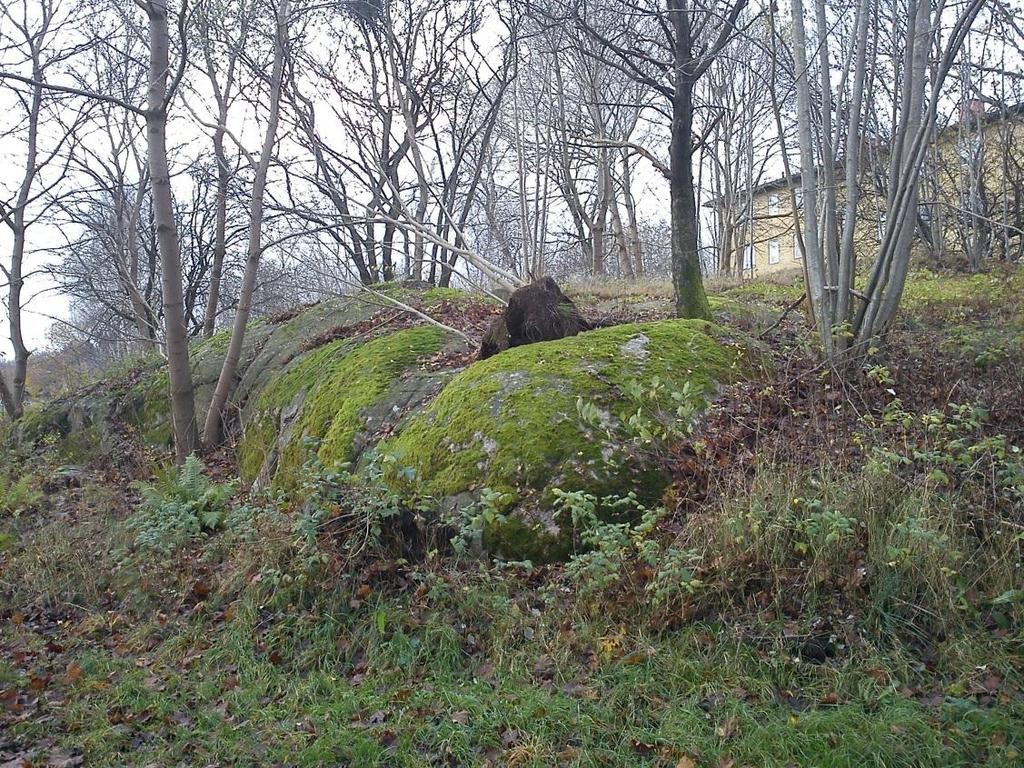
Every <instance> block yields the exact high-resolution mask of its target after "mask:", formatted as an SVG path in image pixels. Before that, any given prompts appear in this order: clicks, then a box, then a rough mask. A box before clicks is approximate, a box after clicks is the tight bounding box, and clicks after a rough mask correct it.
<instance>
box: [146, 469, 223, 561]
mask: <svg viewBox="0 0 1024 768" xmlns="http://www.w3.org/2000/svg"><path fill="white" fill-rule="evenodd" d="M203 469H204V467H203V464H202V462H201V461H200V460H199V459H198V458H196V457H195V456H189V457H188V459H187V460H186V461H185V463H184V464H183V465H182V466H181V467H179V468H178V469H177V470H176V471H173V472H171V473H169V474H167V475H166V476H164V477H163V478H160V479H158V480H157V482H155V483H153V484H148V483H140V484H138V485H137V487H138V489H139V491H140V493H141V494H142V503H141V504H140V505H139V509H138V511H137V512H136V513H135V515H134V516H132V518H131V519H130V520H129V521H128V526H129V528H130V529H131V530H132V531H133V532H134V534H135V542H136V544H137V545H138V546H139V547H142V548H143V549H152V550H155V551H158V552H164V553H167V552H171V551H173V550H175V549H177V548H178V547H180V546H182V545H184V544H187V543H188V542H189V541H192V540H194V539H196V538H199V537H201V536H204V535H206V534H208V533H210V532H213V531H217V530H220V529H222V528H224V527H225V522H226V520H227V514H228V501H229V500H230V499H231V497H232V496H233V495H234V492H235V483H233V482H232V483H215V482H213V481H212V480H210V478H208V477H207V476H206V475H205V474H204V473H203Z"/></svg>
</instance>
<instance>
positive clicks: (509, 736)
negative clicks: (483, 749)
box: [501, 728, 526, 749]
mask: <svg viewBox="0 0 1024 768" xmlns="http://www.w3.org/2000/svg"><path fill="white" fill-rule="evenodd" d="M525 738H526V734H525V733H523V732H522V731H520V730H519V729H518V728H506V729H505V730H504V731H502V732H501V745H502V746H503V747H505V749H511V748H512V747H514V746H516V745H517V744H521V743H522V742H523V740H524V739H525Z"/></svg>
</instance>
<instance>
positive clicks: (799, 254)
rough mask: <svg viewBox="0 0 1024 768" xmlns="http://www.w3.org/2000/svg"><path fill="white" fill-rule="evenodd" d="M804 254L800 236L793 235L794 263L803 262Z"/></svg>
mask: <svg viewBox="0 0 1024 768" xmlns="http://www.w3.org/2000/svg"><path fill="white" fill-rule="evenodd" d="M803 258H804V252H803V249H801V248H800V236H799V235H798V234H796V233H795V232H794V233H793V261H803Z"/></svg>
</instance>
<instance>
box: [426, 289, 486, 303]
mask: <svg viewBox="0 0 1024 768" xmlns="http://www.w3.org/2000/svg"><path fill="white" fill-rule="evenodd" d="M476 298H477V297H476V296H471V295H469V294H468V293H466V292H465V291H460V290H458V289H456V288H428V289H427V290H426V291H425V292H424V293H423V301H424V303H425V304H426V305H427V306H430V305H432V304H440V303H441V302H442V301H463V300H466V299H474V300H475V299H476Z"/></svg>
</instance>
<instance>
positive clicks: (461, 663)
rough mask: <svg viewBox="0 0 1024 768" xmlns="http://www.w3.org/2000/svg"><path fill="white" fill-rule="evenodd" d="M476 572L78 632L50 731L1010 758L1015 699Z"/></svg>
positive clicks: (258, 754)
mask: <svg viewBox="0 0 1024 768" xmlns="http://www.w3.org/2000/svg"><path fill="white" fill-rule="evenodd" d="M510 581H511V582H512V583H514V582H515V579H512V580H510ZM438 583H439V584H443V582H438ZM470 583H472V587H471V588H467V583H463V584H462V586H461V588H455V589H452V588H448V587H444V586H441V587H437V586H436V585H435V590H434V594H435V596H434V598H433V599H430V598H423V599H419V600H417V599H415V598H412V597H411V596H408V595H406V596H404V597H403V596H399V597H394V596H393V597H385V598H380V599H371V600H369V601H367V602H366V603H365V604H363V605H361V606H360V607H358V608H349V607H347V606H346V605H345V604H344V602H333V601H331V600H329V599H325V600H322V601H317V603H315V604H313V605H310V606H307V607H306V608H303V609H300V608H298V607H297V606H294V605H293V606H292V607H291V609H290V610H289V609H287V608H286V609H285V610H283V611H280V612H278V613H275V614H273V617H272V619H270V620H269V623H268V613H267V610H266V603H265V601H266V600H267V599H271V597H272V596H271V595H270V594H269V592H268V591H264V590H252V591H250V592H249V593H248V594H247V595H246V596H244V597H243V599H242V600H241V601H240V603H239V604H238V606H237V607H236V609H235V611H236V612H235V615H234V617H233V618H232V619H231V620H230V621H227V622H223V623H218V622H217V621H216V620H215V616H216V615H217V614H216V612H215V611H213V610H212V608H211V609H210V610H206V611H201V618H200V619H199V620H198V621H196V622H195V623H193V624H187V625H185V626H183V627H182V628H181V629H180V631H179V632H177V633H173V634H171V635H170V636H167V637H166V639H164V640H163V641H162V642H161V643H160V644H159V645H157V646H156V648H155V649H154V650H153V651H152V652H150V653H146V654H144V655H141V656H132V655H127V656H126V655H124V654H123V653H120V654H119V653H112V652H109V651H104V650H99V649H98V648H96V647H94V646H92V644H89V643H84V642H83V643H82V644H81V647H80V649H79V650H78V651H76V652H75V653H74V658H75V659H76V661H75V662H74V663H76V664H78V665H79V666H80V668H81V671H82V673H81V676H80V677H79V678H78V679H77V680H75V681H74V682H66V680H65V681H64V682H59V683H56V685H58V686H60V687H61V694H62V696H63V697H65V705H64V707H63V709H62V710H61V711H60V712H59V713H56V712H55V713H54V714H58V717H59V722H61V723H62V726H63V730H62V732H61V740H62V741H64V742H66V744H67V745H68V746H79V745H80V746H81V747H82V748H83V749H84V750H85V753H86V754H87V755H88V757H89V765H97V766H98V765H125V764H133V765H147V764H152V763H156V764H160V765H169V764H176V763H179V762H182V761H184V762H187V763H189V764H201V765H206V764H249V763H252V762H255V763H257V764H278V763H280V764H286V765H299V766H316V765H324V764H338V763H340V764H351V765H359V766H363V765H365V766H377V765H380V766H427V765H433V764H440V763H443V764H456V765H483V764H486V761H487V760H488V759H490V760H492V761H496V762H497V764H503V765H524V766H550V765H579V766H591V765H593V766H598V765H612V766H615V765H637V766H659V765H676V763H677V762H678V761H679V760H680V759H682V757H683V756H684V755H689V756H691V757H693V758H694V759H697V760H699V763H698V764H702V765H716V764H718V761H728V760H733V761H735V763H736V764H737V765H744V764H749V765H758V766H770V765H779V766H784V765H791V764H796V765H808V766H811V765H830V766H833V765H834V766H855V765H856V766H862V765H865V766H890V767H891V766H928V765H934V766H956V765H972V764H978V763H979V762H980V761H981V760H987V762H986V763H984V764H987V765H992V766H1001V765H1005V766H1010V765H1013V764H1014V761H1015V759H1016V756H1019V754H1020V753H1021V752H1022V751H1024V730H1022V723H1024V707H1022V705H1021V704H1020V703H1019V702H1017V703H1013V704H1011V705H1008V706H1001V707H996V708H985V707H981V706H978V705H977V704H976V703H974V702H973V700H970V699H966V698H956V697H947V698H946V699H945V700H944V701H943V702H942V703H941V704H939V705H931V706H926V705H924V704H922V703H920V702H918V701H916V700H915V699H914V698H913V697H909V696H907V695H905V694H901V693H900V689H901V688H903V687H904V686H905V685H913V683H914V673H913V672H912V671H911V670H910V669H909V668H908V667H905V666H904V662H903V660H902V659H899V658H895V657H894V658H886V657H882V656H878V657H876V658H867V659H857V660H856V661H854V660H850V661H848V662H845V663H841V664H828V665H821V666H816V665H809V664H801V663H796V662H794V661H793V660H792V659H791V658H790V657H789V656H788V655H787V654H786V653H785V649H784V648H779V647H775V646H773V645H768V646H762V647H758V646H755V645H752V644H750V643H747V642H743V641H741V640H738V639H736V637H734V636H733V635H732V634H731V633H730V632H729V631H728V630H725V629H723V630H721V631H716V628H715V627H714V626H710V625H696V626H693V627H690V628H687V629H685V630H682V631H679V632H673V633H668V634H663V635H660V636H659V635H646V634H644V633H643V632H638V631H636V630H628V629H627V630H626V631H623V628H622V627H619V626H616V625H614V624H610V623H608V622H605V621H602V620H601V619H590V620H587V619H584V618H581V617H579V616H576V615H573V614H572V613H566V612H565V611H564V610H561V609H560V608H559V607H558V606H556V605H544V603H543V602H537V603H532V601H530V600H526V599H524V598H523V596H522V594H518V595H517V594H516V591H517V590H515V589H510V588H509V581H504V580H499V579H497V578H494V577H493V576H491V577H488V576H486V575H480V576H478V577H476V578H475V579H472V580H471V581H470ZM520 586H521V585H520ZM280 597H281V596H280V595H278V598H280ZM537 606H540V610H539V611H538V610H537ZM771 629H777V628H766V630H771ZM4 632H5V636H6V637H5V640H11V639H12V638H11V631H10V630H5V631H4ZM162 632H163V630H161V628H160V627H159V626H158V625H157V624H155V623H153V624H149V625H145V626H143V627H142V628H141V629H139V630H137V631H136V636H137V638H139V639H141V638H145V637H146V636H147V635H150V636H154V637H159V636H160V635H161V634H162ZM14 634H15V635H17V634H18V631H17V630H16V631H15V632H14ZM21 634H23V635H27V633H26V632H24V631H23V630H22V631H21ZM33 639H34V638H27V637H22V638H20V640H22V641H24V642H31V641H32V640H33ZM126 644H127V641H126ZM204 646H208V647H205V649H204V650H201V651H198V652H197V650H196V649H198V648H203V647H204ZM989 650H990V651H991V654H990V655H989V656H988V663H989V668H991V669H999V668H1000V665H1007V666H1009V665H1010V662H1009V660H1008V659H1009V656H1008V654H1009V653H1011V651H1012V649H1011V646H1010V644H1009V643H1007V644H1005V646H999V645H993V646H991V647H990V648H989ZM879 668H881V669H885V670H887V672H886V674H885V675H884V676H880V675H878V674H877V673H876V674H868V673H867V672H866V670H877V669H879ZM898 670H903V671H898ZM3 676H4V677H6V678H8V679H9V680H14V682H15V683H16V684H17V683H18V682H20V683H22V684H23V683H24V682H25V681H24V680H23V679H22V680H20V681H18V680H17V679H15V678H16V677H17V676H16V675H15V674H13V673H12V672H11V671H10V670H8V671H6V672H5V673H4V675H3ZM52 731H53V728H52V725H48V724H46V723H38V724H35V725H34V724H32V723H25V724H22V725H18V726H15V727H14V728H13V729H12V730H11V736H13V737H14V738H15V739H21V740H23V741H24V740H27V741H32V740H33V739H36V738H41V737H42V736H43V735H44V734H48V733H52ZM445 761H447V762H445Z"/></svg>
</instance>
